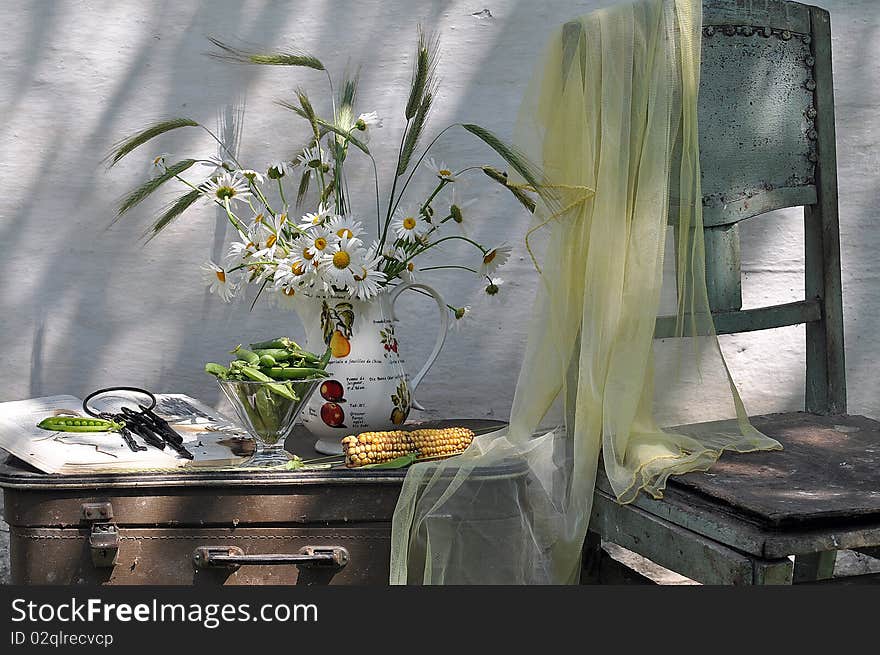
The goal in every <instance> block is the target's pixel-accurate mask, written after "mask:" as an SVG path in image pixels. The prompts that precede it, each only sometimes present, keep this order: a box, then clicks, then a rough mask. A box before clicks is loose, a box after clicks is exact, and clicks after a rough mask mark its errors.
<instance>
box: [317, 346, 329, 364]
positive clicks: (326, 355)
mask: <svg viewBox="0 0 880 655" xmlns="http://www.w3.org/2000/svg"><path fill="white" fill-rule="evenodd" d="M330 353H331V351H330V346H327V350H325V351H324V354H323V355H321V359H320V360H318V368H321V369H324V368H327V364H329V363H330Z"/></svg>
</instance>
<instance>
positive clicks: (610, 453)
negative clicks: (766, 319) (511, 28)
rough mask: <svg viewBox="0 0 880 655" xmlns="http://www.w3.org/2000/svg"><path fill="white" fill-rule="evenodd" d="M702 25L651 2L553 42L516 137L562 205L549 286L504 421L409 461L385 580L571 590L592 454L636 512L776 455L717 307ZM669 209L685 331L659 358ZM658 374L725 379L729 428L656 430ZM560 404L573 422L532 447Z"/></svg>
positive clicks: (687, 6)
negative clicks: (745, 460)
mask: <svg viewBox="0 0 880 655" xmlns="http://www.w3.org/2000/svg"><path fill="white" fill-rule="evenodd" d="M700 33H701V5H700V2H699V0H643V1H640V2H635V3H632V4H624V5H617V6H614V7H611V8H609V9H605V10H602V11H598V12H594V13H592V14H590V15H588V16H585V17H583V18H581V19H579V20H577V21H572V22H570V23H567V24H566V25H565V26H564V27H563V28H561V29H560V30H559V32H558V33H557V34H555V35H554V37H553V38H552V39H551V42H550V44H549V47H548V48H547V51H546V53H545V55H544V57H543V60H542V62H541V64H540V65H539V66H538V70H537V72H536V75H535V76H534V78H533V80H532V83H531V86H530V87H529V90H528V92H527V95H526V100H525V102H524V104H523V109H522V111H521V116H520V120H519V124H518V128H517V141H518V145H520V147H521V148H522V149H523V150H525V151H526V153H527V154H530V155H532V157H533V158H534V159H535V160H536V161H538V162H540V163H542V164H543V168H544V171H545V174H546V179H547V188H548V189H551V190H552V191H553V193H554V195H555V198H556V201H555V202H553V203H552V205H553V206H552V207H549V206H548V204H547V203H544V204H543V205H542V206H540V207H539V209H538V211H537V212H536V221H537V223H536V225H535V227H534V228H533V230H532V231H531V232H530V233H529V238H528V239H527V245H528V248H529V252H530V253H532V254H533V257H534V258H535V263H536V267H537V268H538V270H539V271H540V273H539V275H540V280H541V284H540V285H539V291H538V300H537V302H536V304H535V312H534V315H533V316H532V320H531V327H530V332H529V336H528V342H527V348H526V353H525V359H524V362H523V366H522V370H521V372H520V376H519V379H518V381H517V386H516V392H515V396H514V402H513V409H512V411H511V417H510V427H509V429H507V430H503V431H499V432H496V433H493V434H491V435H484V436H482V437H479V438H478V439H476V440H475V442H474V444H473V445H472V446H471V448H470V449H469V450H468V451H467V452H466V453H465V454H464V455H462V456H460V457H457V458H453V459H451V460H447V461H443V462H437V463H424V464H418V465H415V466H413V467H411V469H410V471H409V473H408V474H407V477H406V480H405V482H404V485H403V490H402V493H401V496H400V500H399V503H398V506H397V509H396V512H395V515H394V523H393V530H392V556H391V582H392V583H393V584H407V583H409V584H420V583H424V584H469V583H478V584H493V583H505V584H536V583H537V584H547V583H550V584H558V583H573V582H576V581H577V579H578V574H579V568H580V553H581V547H582V543H583V540H584V536H585V534H586V530H587V525H588V522H589V516H590V511H591V505H592V496H593V489H594V486H595V481H596V473H597V468H598V463H599V461H600V457H601V459H602V461H603V462H604V466H605V472H606V474H607V476H608V479H609V482H610V484H611V487H612V488H613V490H614V492H615V493H616V495H617V498H618V500H619V502H622V503H626V502H630V501H632V500H633V499H634V498H635V497H636V496H637V494H638V493H639V492H640V491H641V490H645V491H647V492H648V493H650V494H652V495H653V496H655V497H661V496H662V490H663V488H664V486H665V484H666V480H667V478H668V476H670V475H673V474H678V473H684V472H687V471H693V470H703V469H706V468H708V467H709V466H710V465H711V464H712V463H713V462H714V461H715V460H716V459H717V458H718V457H719V456H720V454H721V452H722V451H723V450H735V451H740V452H743V451H749V450H756V449H778V448H780V445H779V444H778V443H777V442H776V441H774V440H772V439H770V438H768V437H766V436H764V435H762V434H761V433H760V432H758V431H757V430H755V429H754V428H753V427H752V426H751V425H750V424H749V422H748V419H747V414H746V411H745V409H744V407H743V404H742V401H741V400H740V397H739V395H738V393H737V390H736V387H735V385H734V383H733V380H732V379H731V377H730V373H729V371H728V370H727V367H726V365H725V363H724V359H723V356H722V354H721V350H720V347H719V344H718V340H717V337H716V336H715V331H714V327H713V325H712V318H711V314H710V312H709V305H708V299H707V294H706V283H705V269H704V266H705V265H704V250H703V227H702V214H701V202H700V199H701V193H700V169H699V151H698V143H697V90H698V87H699V72H700ZM670 216H671V217H672V218H673V220H672V223H673V224H674V225H675V227H676V230H675V241H676V243H675V246H676V248H675V251H676V262H675V263H676V274H677V275H676V285H675V286H676V292H677V301H678V313H677V314H678V315H677V322H676V324H677V326H678V335H679V336H678V338H676V339H671V340H667V342H666V343H665V344H663V345H664V346H665V350H664V351H663V354H662V357H660V355H659V353H658V354H657V355H658V356H657V357H655V348H656V346H655V342H654V340H653V333H654V327H655V321H656V317H657V313H658V308H659V306H660V293H661V286H662V279H663V259H664V252H665V248H664V246H665V240H666V233H667V220H668V217H670ZM538 239H543V240H544V241H545V242H546V243H544V244H543V251H544V254H543V257H542V258H540V260H539V258H538V257H537V255H535V254H534V253H535V252H536V250H537V249H538V244H537V243H536V241H537V240H538ZM655 362H656V365H655ZM655 379H661V380H662V381H663V385H662V386H663V389H662V390H663V391H664V394H663V396H662V398H663V402H665V403H667V404H670V403H671V404H679V405H681V404H689V403H690V404H693V403H699V402H700V398H701V394H700V389H701V387H703V386H704V385H709V384H712V383H713V382H715V383H716V384H717V383H718V381H720V383H721V384H723V385H724V387H725V389H726V391H727V393H726V394H725V395H726V397H727V398H728V400H727V402H726V403H725V405H726V406H722V407H715V408H713V409H714V410H715V411H716V413H717V414H718V415H719V416H725V417H730V420H727V421H718V422H714V423H706V424H702V425H699V426H694V427H691V428H690V429H680V430H673V429H668V428H667V429H661V428H660V427H659V426H658V421H657V420H656V419H655V417H657V416H661V415H662V416H665V415H666V414H667V412H665V411H663V410H662V408H658V407H657V406H656V405H655ZM558 397H559V398H561V400H562V402H563V406H564V416H565V419H564V421H565V423H564V426H562V427H561V428H558V429H556V430H552V431H550V432H547V433H545V434H543V435H541V436H534V434H535V431H536V430H538V428H539V426H540V424H541V422H542V420H544V417H545V415H546V414H547V412H548V410H550V408H551V406H553V404H554V402H555V401H556V400H557V398H558Z"/></svg>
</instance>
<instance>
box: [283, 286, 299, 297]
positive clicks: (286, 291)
mask: <svg viewBox="0 0 880 655" xmlns="http://www.w3.org/2000/svg"><path fill="white" fill-rule="evenodd" d="M281 293H283V294H284V295H285V296H287V297H288V298H292V297H293V296H295V295H296V290H294V289H291V288H290V287H285V288H284V289H283V290H282V292H281Z"/></svg>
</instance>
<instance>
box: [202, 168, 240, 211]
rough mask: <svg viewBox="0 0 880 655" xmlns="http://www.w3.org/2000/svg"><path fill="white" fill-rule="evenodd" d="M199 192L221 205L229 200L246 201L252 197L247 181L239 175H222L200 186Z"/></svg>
mask: <svg viewBox="0 0 880 655" xmlns="http://www.w3.org/2000/svg"><path fill="white" fill-rule="evenodd" d="M199 191H201V192H202V194H203V195H204V196H205V197H206V198H208V199H210V200H216V201H217V202H219V203H220V204H223V203H225V202H226V201H227V200H229V201H233V200H239V201H244V200H245V199H246V198H248V197H250V195H251V192H250V190H249V189H248V184H247V180H245V179H244V178H242V177H240V176H239V175H238V174H237V173H221V174H220V175H218V176H216V177H212V178H211V179H210V180H207V181H205V182H203V183H202V184H201V185H200V186H199Z"/></svg>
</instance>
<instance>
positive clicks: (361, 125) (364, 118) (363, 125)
mask: <svg viewBox="0 0 880 655" xmlns="http://www.w3.org/2000/svg"><path fill="white" fill-rule="evenodd" d="M354 126H355V128H357V129H359V130H360V131H361V132H364V131H366V130H367V129H368V128H371V127H382V119H381V118H380V117H379V114H377V113H376V112H374V111H370V112H367V113H366V114H361V115H360V116H358V117H357V120H356V121H355V122H354Z"/></svg>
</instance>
